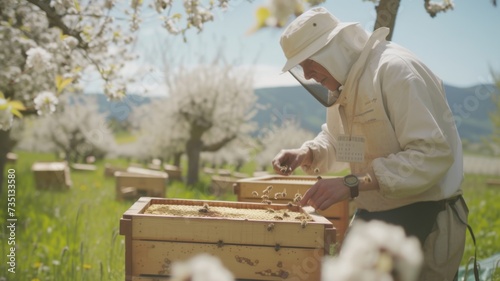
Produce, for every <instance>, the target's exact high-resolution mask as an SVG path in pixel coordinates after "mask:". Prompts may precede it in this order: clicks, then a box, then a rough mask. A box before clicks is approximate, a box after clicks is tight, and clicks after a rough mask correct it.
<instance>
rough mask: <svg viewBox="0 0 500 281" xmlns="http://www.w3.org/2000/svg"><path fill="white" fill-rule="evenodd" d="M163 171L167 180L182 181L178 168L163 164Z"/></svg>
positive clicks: (180, 171)
mask: <svg viewBox="0 0 500 281" xmlns="http://www.w3.org/2000/svg"><path fill="white" fill-rule="evenodd" d="M163 170H164V171H165V172H166V173H167V174H168V179H170V180H178V181H182V170H181V168H179V167H178V166H175V165H169V164H165V165H163Z"/></svg>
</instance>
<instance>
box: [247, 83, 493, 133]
mask: <svg viewBox="0 0 500 281" xmlns="http://www.w3.org/2000/svg"><path fill="white" fill-rule="evenodd" d="M445 90H446V95H447V99H448V103H449V105H450V108H451V110H452V112H453V115H454V117H455V120H456V122H457V126H458V131H459V134H460V136H461V138H462V139H467V140H469V141H471V142H478V141H480V140H481V139H482V138H484V137H488V136H490V135H491V133H492V129H493V126H492V123H491V119H490V114H492V113H493V112H495V110H496V106H495V104H493V103H492V100H491V95H492V92H494V94H497V95H498V94H499V92H498V90H497V89H496V88H495V86H494V85H491V84H486V85H477V86H474V87H468V88H457V87H453V86H449V85H445ZM495 91H496V92H495ZM255 93H256V95H257V96H258V101H259V103H260V104H263V105H265V108H267V109H266V110H263V111H261V112H260V113H259V114H258V115H257V116H256V117H255V120H256V121H257V122H258V123H259V124H261V126H264V125H265V124H269V123H270V122H276V119H278V120H279V119H280V118H284V119H296V120H298V121H300V124H301V126H302V127H303V128H305V129H308V130H310V131H311V132H314V133H317V132H319V130H320V126H321V124H323V123H324V121H325V115H326V110H325V108H324V107H323V106H322V105H321V104H320V103H319V102H317V101H316V100H315V99H314V98H313V97H312V96H311V95H309V94H308V93H307V91H306V90H305V89H303V88H302V87H301V86H294V87H279V88H265V89H257V90H255Z"/></svg>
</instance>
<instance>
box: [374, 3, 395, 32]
mask: <svg viewBox="0 0 500 281" xmlns="http://www.w3.org/2000/svg"><path fill="white" fill-rule="evenodd" d="M400 2H401V0H380V2H379V4H378V6H376V7H375V10H376V11H377V20H376V21H375V27H374V28H373V30H376V29H378V28H379V27H388V28H389V29H390V30H391V31H390V32H389V35H387V40H389V41H390V40H392V34H393V33H394V26H395V25H396V15H397V14H398V9H399V3H400Z"/></svg>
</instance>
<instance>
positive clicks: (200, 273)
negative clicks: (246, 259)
mask: <svg viewBox="0 0 500 281" xmlns="http://www.w3.org/2000/svg"><path fill="white" fill-rule="evenodd" d="M184 280H191V281H233V280H234V277H233V274H232V273H231V272H230V271H228V270H227V269H226V268H225V267H224V266H223V265H222V263H221V262H220V260H219V259H218V258H217V257H215V256H211V255H209V254H199V255H197V256H195V257H193V258H191V259H190V260H188V261H186V262H174V263H173V264H172V281H184Z"/></svg>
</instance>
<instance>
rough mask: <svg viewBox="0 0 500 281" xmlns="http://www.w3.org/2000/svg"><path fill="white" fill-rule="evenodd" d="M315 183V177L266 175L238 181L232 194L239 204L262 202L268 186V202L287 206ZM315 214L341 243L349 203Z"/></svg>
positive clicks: (336, 205)
mask: <svg viewBox="0 0 500 281" xmlns="http://www.w3.org/2000/svg"><path fill="white" fill-rule="evenodd" d="M324 178H325V179H327V178H328V177H324ZM316 181H317V177H315V176H281V175H266V176H261V177H253V178H247V179H240V180H238V181H237V182H236V184H235V185H234V193H235V194H236V195H237V196H238V201H241V202H262V198H261V196H262V191H263V190H264V189H266V188H267V187H268V186H273V188H272V190H271V191H270V193H269V200H271V201H272V202H273V203H278V204H287V203H288V202H290V201H293V199H294V197H295V194H296V193H300V194H301V195H304V194H305V193H306V191H307V190H308V189H309V188H311V186H313V185H314V183H315V182H316ZM284 190H286V196H285V197H279V198H277V199H275V197H274V196H275V194H276V193H282V192H283V191H284ZM255 192H257V196H256V194H255ZM317 212H318V214H320V215H321V216H323V217H325V218H327V219H328V220H330V222H331V223H332V224H333V225H334V226H335V228H336V229H337V241H338V242H339V243H340V242H342V240H343V239H344V235H345V231H346V230H347V227H348V226H349V221H350V216H349V201H347V200H346V201H342V202H339V203H337V204H334V205H333V206H331V207H330V208H328V209H326V210H323V211H320V210H318V211H317Z"/></svg>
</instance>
